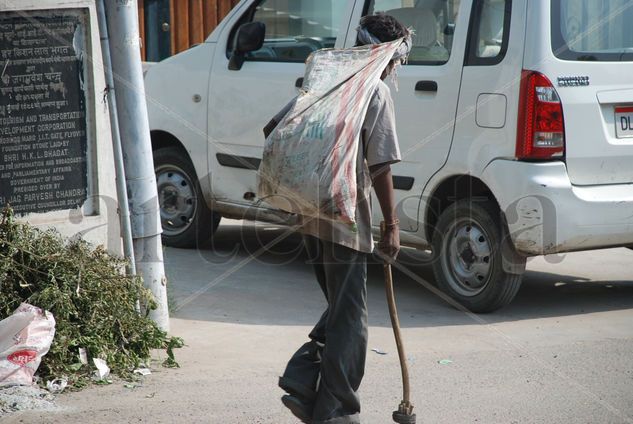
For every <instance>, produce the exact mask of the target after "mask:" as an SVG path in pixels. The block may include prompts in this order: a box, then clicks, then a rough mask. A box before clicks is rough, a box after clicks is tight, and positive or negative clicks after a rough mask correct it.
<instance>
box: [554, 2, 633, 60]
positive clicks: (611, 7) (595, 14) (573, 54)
mask: <svg viewBox="0 0 633 424" xmlns="http://www.w3.org/2000/svg"><path fill="white" fill-rule="evenodd" d="M631 22H633V2H631V1H630V0H591V1H589V0H560V1H555V2H552V47H553V50H554V54H555V55H556V56H557V57H559V58H561V59H566V60H579V61H596V60H599V61H614V62H619V61H631V60H633V25H631Z"/></svg>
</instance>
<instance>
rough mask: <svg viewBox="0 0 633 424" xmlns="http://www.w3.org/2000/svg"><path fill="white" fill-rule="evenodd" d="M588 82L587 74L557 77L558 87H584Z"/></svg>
mask: <svg viewBox="0 0 633 424" xmlns="http://www.w3.org/2000/svg"><path fill="white" fill-rule="evenodd" d="M589 84H590V82H589V77H588V76H572V77H558V86H559V87H586V86H588V85H589Z"/></svg>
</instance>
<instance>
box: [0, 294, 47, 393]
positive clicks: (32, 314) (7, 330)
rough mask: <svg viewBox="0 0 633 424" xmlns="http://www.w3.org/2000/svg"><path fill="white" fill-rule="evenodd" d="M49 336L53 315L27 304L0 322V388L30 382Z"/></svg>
mask: <svg viewBox="0 0 633 424" xmlns="http://www.w3.org/2000/svg"><path fill="white" fill-rule="evenodd" d="M53 337H55V318H54V317H53V315H52V314H51V313H50V312H47V311H44V310H42V309H40V308H36V307H35V306H32V305H29V304H27V303H23V304H21V305H20V307H19V308H18V309H16V310H15V312H13V314H12V315H11V316H10V317H8V318H6V319H4V320H2V321H0V387H2V386H13V385H31V384H32V383H33V375H34V374H35V371H37V368H38V367H39V366H40V362H41V361H42V357H43V356H44V355H46V354H47V353H48V350H49V349H50V347H51V343H53Z"/></svg>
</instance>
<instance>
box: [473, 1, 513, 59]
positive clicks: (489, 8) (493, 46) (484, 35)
mask: <svg viewBox="0 0 633 424" xmlns="http://www.w3.org/2000/svg"><path fill="white" fill-rule="evenodd" d="M511 13H512V0H478V1H476V2H475V3H474V5H473V11H472V19H471V22H472V23H471V28H470V32H471V34H472V37H471V38H469V46H468V55H467V57H466V65H480V66H481V65H496V64H498V63H500V62H501V61H502V60H503V57H504V56H505V53H506V51H507V49H508V38H509V31H510V17H511Z"/></svg>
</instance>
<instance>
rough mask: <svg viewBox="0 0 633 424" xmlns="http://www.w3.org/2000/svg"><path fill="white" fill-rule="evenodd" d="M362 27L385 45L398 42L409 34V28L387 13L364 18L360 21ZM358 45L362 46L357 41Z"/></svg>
mask: <svg viewBox="0 0 633 424" xmlns="http://www.w3.org/2000/svg"><path fill="white" fill-rule="evenodd" d="M360 26H361V27H364V28H366V29H367V31H369V32H370V33H371V34H372V35H374V36H375V37H376V38H378V39H379V40H380V41H381V42H383V43H386V42H389V41H394V40H397V39H398V38H402V37H404V36H406V35H407V34H408V33H409V31H408V30H407V28H406V27H405V26H404V25H402V24H401V23H400V22H399V21H398V20H397V19H396V18H394V17H393V16H390V15H387V14H385V13H376V14H375V15H367V16H363V17H362V18H361V20H360ZM356 44H357V45H361V44H362V43H360V42H358V40H356Z"/></svg>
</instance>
